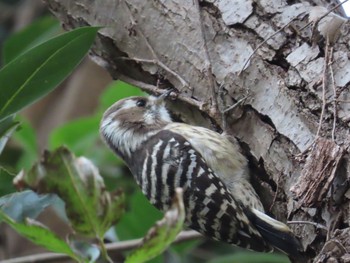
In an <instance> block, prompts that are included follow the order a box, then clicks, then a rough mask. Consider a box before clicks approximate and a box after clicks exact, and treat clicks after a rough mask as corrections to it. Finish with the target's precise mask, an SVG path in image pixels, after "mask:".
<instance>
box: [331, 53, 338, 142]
mask: <svg viewBox="0 0 350 263" xmlns="http://www.w3.org/2000/svg"><path fill="white" fill-rule="evenodd" d="M332 61H333V47H331V52H330V63H329V69H330V72H331V78H332V88H333V128H332V140H333V141H335V128H336V125H337V115H338V112H337V90H336V87H335V79H334V72H333V67H332Z"/></svg>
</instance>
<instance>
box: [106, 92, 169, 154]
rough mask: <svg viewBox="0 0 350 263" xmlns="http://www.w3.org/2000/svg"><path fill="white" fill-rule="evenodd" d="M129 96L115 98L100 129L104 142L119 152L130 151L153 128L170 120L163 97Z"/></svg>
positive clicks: (148, 135) (154, 129) (162, 125)
mask: <svg viewBox="0 0 350 263" xmlns="http://www.w3.org/2000/svg"><path fill="white" fill-rule="evenodd" d="M168 95H169V93H168V92H166V93H164V94H163V95H161V96H159V97H155V96H149V97H130V98H126V99H123V100H119V101H118V102H116V103H115V104H113V105H112V106H111V107H109V108H108V109H107V110H106V112H105V113H104V115H103V118H102V121H101V125H100V133H101V135H102V138H103V139H104V140H105V141H106V142H107V144H108V145H109V146H110V147H111V148H112V149H114V150H115V151H116V152H117V153H118V154H119V155H125V154H127V155H130V153H131V152H133V151H134V150H136V148H137V147H138V146H139V145H140V144H141V143H142V142H143V141H145V140H146V139H147V138H149V137H150V136H151V135H153V134H154V133H155V132H156V131H158V130H159V129H161V128H162V127H164V126H165V125H166V124H168V123H170V122H172V120H171V117H170V114H169V112H168V110H167V109H166V107H165V103H164V98H165V97H167V96H168Z"/></svg>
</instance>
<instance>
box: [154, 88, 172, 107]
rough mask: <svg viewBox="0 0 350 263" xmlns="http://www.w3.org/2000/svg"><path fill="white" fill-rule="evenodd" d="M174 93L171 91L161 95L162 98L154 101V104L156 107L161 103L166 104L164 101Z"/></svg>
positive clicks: (159, 97)
mask: <svg viewBox="0 0 350 263" xmlns="http://www.w3.org/2000/svg"><path fill="white" fill-rule="evenodd" d="M171 92H172V90H171V89H169V90H167V91H165V92H164V93H163V94H161V95H160V96H158V97H157V98H156V99H155V101H154V104H156V105H160V104H161V103H163V102H164V100H165V99H166V98H167V97H169V95H170V93H171Z"/></svg>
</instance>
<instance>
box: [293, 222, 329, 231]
mask: <svg viewBox="0 0 350 263" xmlns="http://www.w3.org/2000/svg"><path fill="white" fill-rule="evenodd" d="M287 224H304V225H313V226H314V227H316V228H320V229H324V230H326V231H328V229H327V227H325V226H324V225H321V224H318V223H315V222H310V221H287Z"/></svg>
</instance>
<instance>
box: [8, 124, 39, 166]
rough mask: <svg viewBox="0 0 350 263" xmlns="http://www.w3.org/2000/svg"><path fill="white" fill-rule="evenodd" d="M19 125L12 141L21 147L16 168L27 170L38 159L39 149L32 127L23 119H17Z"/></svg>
mask: <svg viewBox="0 0 350 263" xmlns="http://www.w3.org/2000/svg"><path fill="white" fill-rule="evenodd" d="M19 119H20V121H21V125H20V126H19V128H18V129H17V131H16V132H15V133H14V134H13V139H14V140H15V141H16V142H17V143H18V144H19V145H20V146H21V148H22V152H23V154H22V155H21V156H20V158H19V160H18V163H17V165H16V166H17V168H18V169H19V170H21V169H29V168H30V167H31V166H32V165H33V163H34V162H35V161H36V160H37V159H38V153H39V147H38V142H37V138H36V132H35V130H34V128H33V127H32V125H31V124H30V123H29V122H28V121H27V120H25V119H23V118H19Z"/></svg>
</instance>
